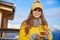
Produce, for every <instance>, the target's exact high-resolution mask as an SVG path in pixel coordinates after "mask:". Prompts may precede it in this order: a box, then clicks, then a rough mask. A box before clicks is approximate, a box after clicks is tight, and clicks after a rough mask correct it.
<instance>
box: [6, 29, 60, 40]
mask: <svg viewBox="0 0 60 40" xmlns="http://www.w3.org/2000/svg"><path fill="white" fill-rule="evenodd" d="M52 35H53V40H60V30H55V31H52ZM16 36H18V34H17V33H8V34H7V37H9V38H15V37H16Z"/></svg>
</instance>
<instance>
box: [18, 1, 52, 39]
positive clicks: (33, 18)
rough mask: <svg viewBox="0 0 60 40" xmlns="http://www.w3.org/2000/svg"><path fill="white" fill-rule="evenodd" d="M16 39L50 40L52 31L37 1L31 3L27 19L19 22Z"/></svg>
mask: <svg viewBox="0 0 60 40" xmlns="http://www.w3.org/2000/svg"><path fill="white" fill-rule="evenodd" d="M18 40H52V33H51V31H50V29H49V28H48V24H47V22H46V20H45V18H44V15H43V8H42V5H41V3H40V2H39V1H36V2H35V3H34V4H33V5H32V8H31V12H30V15H29V17H28V19H27V20H25V21H24V22H23V23H22V24H21V27H20V32H19V38H18Z"/></svg>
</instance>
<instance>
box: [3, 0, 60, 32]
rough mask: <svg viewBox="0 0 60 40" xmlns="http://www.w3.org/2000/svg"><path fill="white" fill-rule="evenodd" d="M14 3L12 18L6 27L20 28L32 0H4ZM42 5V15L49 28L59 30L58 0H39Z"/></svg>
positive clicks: (59, 12)
mask: <svg viewBox="0 0 60 40" xmlns="http://www.w3.org/2000/svg"><path fill="white" fill-rule="evenodd" d="M4 1H7V2H12V3H14V4H15V6H16V9H15V16H14V20H9V23H8V28H18V29H19V28H20V24H21V23H22V22H23V21H24V20H26V19H27V17H28V15H29V13H30V10H31V6H32V4H33V2H34V0H4ZM40 2H41V4H42V5H43V12H44V16H45V18H46V20H47V22H48V25H49V28H50V29H51V30H52V31H54V30H60V0H40Z"/></svg>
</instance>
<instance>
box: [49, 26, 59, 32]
mask: <svg viewBox="0 0 60 40" xmlns="http://www.w3.org/2000/svg"><path fill="white" fill-rule="evenodd" d="M49 28H50V29H51V31H55V30H60V25H50V26H49Z"/></svg>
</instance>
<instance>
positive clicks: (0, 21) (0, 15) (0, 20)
mask: <svg viewBox="0 0 60 40" xmlns="http://www.w3.org/2000/svg"><path fill="white" fill-rule="evenodd" d="M1 27H2V11H1V10H0V28H1ZM1 36H2V33H0V37H1Z"/></svg>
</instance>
